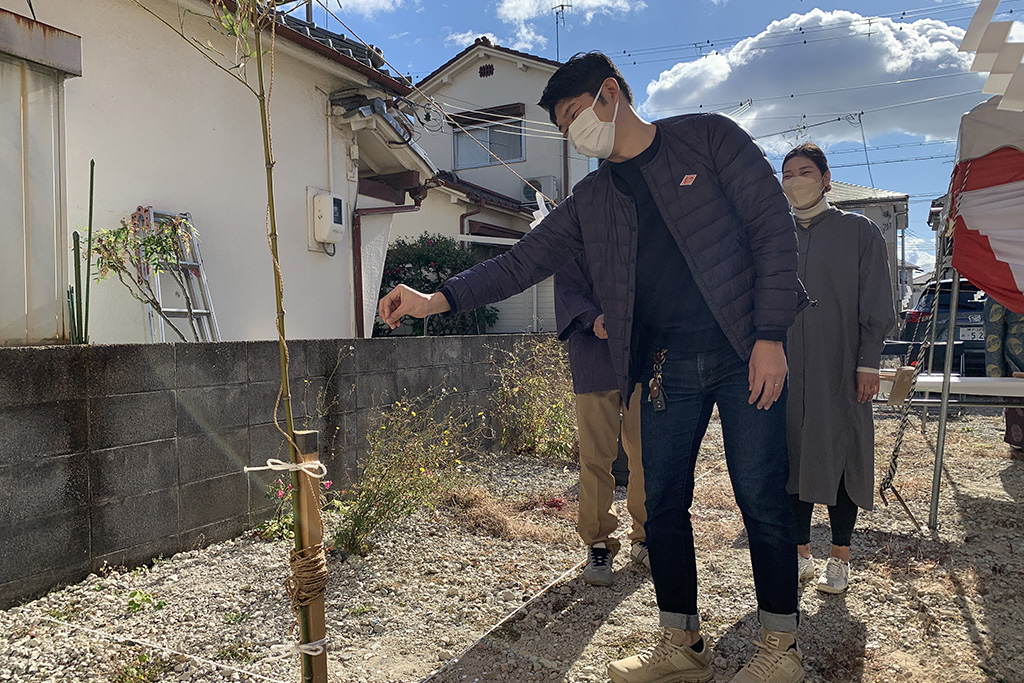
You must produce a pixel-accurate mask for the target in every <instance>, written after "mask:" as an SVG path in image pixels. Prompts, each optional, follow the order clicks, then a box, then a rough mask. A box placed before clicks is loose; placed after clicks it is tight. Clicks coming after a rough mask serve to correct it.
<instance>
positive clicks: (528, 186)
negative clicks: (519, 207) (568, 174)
mask: <svg viewBox="0 0 1024 683" xmlns="http://www.w3.org/2000/svg"><path fill="white" fill-rule="evenodd" d="M538 191H539V192H541V193H543V195H544V196H545V197H547V198H548V199H550V200H551V201H553V202H557V201H559V200H560V199H561V198H560V197H559V196H558V181H557V179H556V178H555V176H553V175H542V176H539V177H537V178H527V179H526V182H525V183H523V199H524V200H525V201H526V202H529V203H535V202H536V201H537V192H538Z"/></svg>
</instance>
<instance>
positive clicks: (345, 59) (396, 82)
mask: <svg viewBox="0 0 1024 683" xmlns="http://www.w3.org/2000/svg"><path fill="white" fill-rule="evenodd" d="M277 19H278V24H279V29H278V34H279V35H280V36H281V37H283V38H287V39H289V40H291V41H292V42H294V43H297V44H299V45H302V46H303V47H306V48H309V49H311V50H313V51H314V52H318V53H320V54H322V55H323V56H325V57H327V58H328V59H331V60H333V61H336V62H339V63H341V64H344V65H345V66H347V67H349V68H351V69H353V70H354V71H358V72H359V73H362V74H363V75H365V76H367V77H368V78H370V79H371V80H373V81H376V82H378V83H380V84H381V85H384V86H387V87H388V88H389V89H391V90H393V91H395V92H397V93H399V94H401V95H408V94H409V93H410V92H411V91H412V89H411V88H410V87H409V81H408V79H406V78H405V77H404V76H401V75H397V76H393V75H392V74H391V71H390V70H389V69H387V68H386V67H385V66H384V53H383V52H381V51H380V50H379V49H378V48H377V47H375V46H373V45H371V46H370V48H372V49H370V48H367V47H366V45H364V44H363V43H361V42H360V41H358V40H354V39H352V38H349V37H348V36H346V35H344V34H341V33H334V32H332V31H328V30H326V29H323V28H320V27H319V26H317V25H316V24H310V23H308V22H305V21H303V20H302V19H299V18H297V17H293V16H291V15H289V14H283V13H282V14H278V15H277Z"/></svg>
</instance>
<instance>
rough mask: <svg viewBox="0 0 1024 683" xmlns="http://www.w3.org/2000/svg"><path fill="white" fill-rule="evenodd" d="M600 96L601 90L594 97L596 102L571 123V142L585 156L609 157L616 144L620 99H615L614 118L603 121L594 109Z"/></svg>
mask: <svg viewBox="0 0 1024 683" xmlns="http://www.w3.org/2000/svg"><path fill="white" fill-rule="evenodd" d="M599 97H601V92H600V91H598V93H597V97H595V98H594V104H592V105H590V106H589V107H587V108H586V109H584V110H583V111H581V112H580V113H579V115H578V116H577V117H576V120H575V121H573V122H572V123H571V124H569V142H571V143H572V146H573V147H575V148H576V151H577V152H579V153H580V154H582V155H583V156H585V157H591V158H594V159H607V158H608V157H609V156H610V155H611V153H612V147H613V146H614V145H615V118H616V117H617V116H618V115H619V100H616V101H615V113H614V114H612V120H611V121H602V120H601V119H599V118H598V117H597V112H596V111H594V105H596V104H597V100H598V98H599ZM620 99H621V98H620Z"/></svg>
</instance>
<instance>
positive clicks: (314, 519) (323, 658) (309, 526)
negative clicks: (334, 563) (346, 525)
mask: <svg viewBox="0 0 1024 683" xmlns="http://www.w3.org/2000/svg"><path fill="white" fill-rule="evenodd" d="M318 435H319V433H318V432H316V431H315V430H310V431H299V432H295V439H296V444H298V446H299V458H300V459H301V461H302V462H316V461H317V460H318V459H319V457H320V444H319V441H318ZM301 501H302V506H301V508H299V510H298V511H296V512H295V516H296V517H299V516H301V517H302V545H303V547H304V548H312V547H315V546H317V545H320V544H321V543H323V540H324V523H323V518H322V517H321V516H320V507H321V503H320V480H318V479H316V478H314V477H311V476H309V475H308V474H303V475H302V487H301ZM326 636H327V620H326V616H325V606H324V594H323V593H321V594H320V596H319V597H317V598H316V599H315V600H313V602H311V603H310V604H309V639H310V642H316V641H318V640H321V639H323V638H325V637H326ZM309 659H310V660H311V661H310V665H311V670H310V671H309V672H308V675H311V676H312V680H313V681H315V682H316V683H327V647H326V646H325V647H324V651H323V652H321V653H320V654H318V655H315V656H311V657H310V658H309ZM303 665H304V666H305V660H303ZM302 674H303V677H306V676H307V671H306V670H305V668H303V672H302Z"/></svg>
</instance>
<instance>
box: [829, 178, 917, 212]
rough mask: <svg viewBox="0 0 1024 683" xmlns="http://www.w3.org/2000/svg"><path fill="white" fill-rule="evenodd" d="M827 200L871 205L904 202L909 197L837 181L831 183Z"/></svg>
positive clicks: (839, 203)
mask: <svg viewBox="0 0 1024 683" xmlns="http://www.w3.org/2000/svg"><path fill="white" fill-rule="evenodd" d="M827 197H828V200H829V201H830V202H832V203H833V204H838V205H840V206H842V205H843V204H871V203H874V202H901V201H902V202H905V201H907V200H908V199H910V197H909V196H908V195H906V194H902V193H900V192H890V191H889V190H879V189H876V188H873V187H864V186H863V185H853V184H851V183H843V182H839V181H838V180H833V181H832V191H831V192H829V193H828V195H827Z"/></svg>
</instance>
